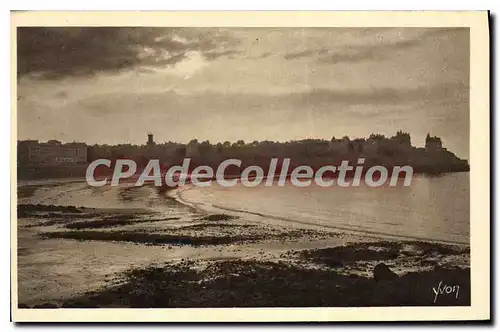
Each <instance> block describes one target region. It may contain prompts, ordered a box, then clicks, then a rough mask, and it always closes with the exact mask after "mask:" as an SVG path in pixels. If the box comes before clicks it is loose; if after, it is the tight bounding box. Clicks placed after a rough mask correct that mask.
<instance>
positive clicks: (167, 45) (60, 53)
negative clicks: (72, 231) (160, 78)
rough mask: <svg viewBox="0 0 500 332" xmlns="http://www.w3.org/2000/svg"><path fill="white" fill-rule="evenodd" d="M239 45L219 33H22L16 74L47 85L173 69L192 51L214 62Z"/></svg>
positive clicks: (35, 29)
mask: <svg viewBox="0 0 500 332" xmlns="http://www.w3.org/2000/svg"><path fill="white" fill-rule="evenodd" d="M237 42H238V41H237V40H236V39H234V38H232V37H231V35H230V34H228V33H225V32H221V31H218V30H217V29H195V28H149V27H141V28H139V27H137V28H133V27H131V28H128V27H122V28H116V27H85V28H78V27H70V28H59V27H57V28H41V27H22V28H18V31H17V72H18V75H21V76H22V75H25V74H32V73H36V74H39V75H41V77H43V78H46V79H51V78H59V77H65V76H72V75H89V74H95V73H97V72H102V71H119V70H123V69H128V68H134V67H140V66H142V65H146V66H165V65H174V64H175V63H177V62H179V61H182V60H183V59H184V58H185V57H186V53H187V52H190V51H198V52H200V53H201V54H202V55H204V56H205V58H206V59H208V60H210V59H215V58H217V57H218V56H214V54H217V53H216V52H220V51H219V48H220V47H222V48H223V49H228V47H231V46H233V45H235V44H236V43H237ZM225 52H229V51H227V50H226V51H225Z"/></svg>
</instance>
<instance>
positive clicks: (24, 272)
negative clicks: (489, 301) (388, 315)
mask: <svg viewBox="0 0 500 332" xmlns="http://www.w3.org/2000/svg"><path fill="white" fill-rule="evenodd" d="M172 204H176V203H175V202H173V203H172ZM176 209H177V210H179V207H176ZM181 210H182V209H181ZM18 216H19V222H18V227H19V229H18V231H19V234H20V239H19V242H20V243H19V288H20V290H19V307H21V308H22V307H34V308H51V307H75V308H78V307H146V308H149V307H234V306H236V307H238V306H241V307H249V306H265V307H266V306H267V307H269V306H300V307H303V306H377V305H378V306H385V305H401V306H403V305H470V281H469V280H470V276H469V274H470V270H469V248H468V247H467V246H452V245H444V244H438V243H429V242H421V241H386V240H381V239H378V238H374V237H373V238H370V237H366V236H365V237H359V236H355V235H350V234H345V233H338V232H328V231H321V230H311V229H300V228H294V229H279V228H277V227H274V226H269V225H263V224H258V223H252V222H247V221H245V220H241V219H240V218H238V217H235V216H230V215H226V214H204V213H202V212H200V211H193V210H192V209H187V210H185V211H184V212H183V213H180V214H177V215H172V216H168V215H165V213H161V214H160V213H157V212H155V211H151V210H148V209H130V210H124V209H95V208H85V207H75V206H56V205H43V204H20V205H18ZM48 257H50V259H48ZM380 271H382V272H380ZM447 286H450V287H451V288H450V287H448V288H446V287H447ZM453 287H454V288H453ZM457 288H459V291H458V294H456V293H457V292H456V289H457ZM450 289H453V290H454V291H453V292H451V291H450ZM447 291H449V292H447ZM436 292H437V293H438V294H437V296H436Z"/></svg>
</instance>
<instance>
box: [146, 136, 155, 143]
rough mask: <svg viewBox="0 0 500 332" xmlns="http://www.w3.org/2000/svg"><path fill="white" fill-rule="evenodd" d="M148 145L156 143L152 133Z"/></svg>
mask: <svg viewBox="0 0 500 332" xmlns="http://www.w3.org/2000/svg"><path fill="white" fill-rule="evenodd" d="M147 144H148V145H154V144H155V142H154V141H153V134H152V133H148V143H147Z"/></svg>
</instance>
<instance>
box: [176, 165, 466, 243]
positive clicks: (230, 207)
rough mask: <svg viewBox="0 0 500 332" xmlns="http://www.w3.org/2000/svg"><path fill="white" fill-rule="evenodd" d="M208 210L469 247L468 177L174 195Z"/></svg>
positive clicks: (192, 190)
mask: <svg viewBox="0 0 500 332" xmlns="http://www.w3.org/2000/svg"><path fill="white" fill-rule="evenodd" d="M178 197H179V198H180V199H181V200H182V201H184V202H187V203H190V204H193V205H195V206H197V207H199V208H202V209H206V210H226V211H227V212H228V213H240V214H245V215H246V217H247V218H254V219H255V220H258V221H262V222H267V223H273V224H277V225H282V226H283V227H314V228H325V229H330V230H343V231H348V232H356V233H359V232H361V233H367V234H373V235H378V236H396V237H402V238H414V239H424V240H438V241H443V242H451V243H465V244H468V243H469V230H470V222H469V217H470V216H469V214H470V213H469V174H468V173H453V174H446V175H444V176H441V177H426V176H414V178H413V180H412V184H411V186H410V187H382V188H370V187H366V186H364V187H363V186H360V187H356V188H354V187H352V188H338V187H332V188H321V187H317V186H310V187H307V188H297V187H294V186H292V185H290V184H288V185H286V186H285V187H278V186H272V187H264V186H259V187H254V188H248V187H243V186H235V187H232V188H224V187H220V186H217V185H212V186H210V187H205V188H195V187H190V188H188V189H185V190H182V191H181V192H180V193H178Z"/></svg>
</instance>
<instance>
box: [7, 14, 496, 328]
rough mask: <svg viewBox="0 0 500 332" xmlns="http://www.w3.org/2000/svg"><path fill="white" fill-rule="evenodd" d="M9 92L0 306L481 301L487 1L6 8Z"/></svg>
mask: <svg viewBox="0 0 500 332" xmlns="http://www.w3.org/2000/svg"><path fill="white" fill-rule="evenodd" d="M12 100H13V105H12V112H13V129H12V132H13V137H12V157H13V158H12V159H13V163H12V166H11V168H12V228H11V229H12V234H11V239H12V266H11V271H12V292H11V293H12V317H13V320H14V321H16V322H30V321H31V322H33V321H36V322H58V321H96V322H101V321H114V322H133V321H139V322H141V321H155V322H236V321H237V322H259V321H260V322H290V321H292V322H293V321H296V322H301V321H401V320H403V321H422V320H423V321H425V320H439V321H443V320H444V321H446V320H488V319H489V318H490V287H489V285H490V197H489V186H490V178H489V177H490V175H489V174H490V169H489V165H490V163H489V158H490V152H489V151H490V147H489V141H490V138H489V27H488V13H487V12H14V13H12ZM144 309H147V310H144Z"/></svg>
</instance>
